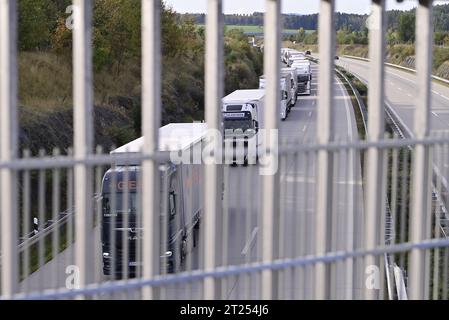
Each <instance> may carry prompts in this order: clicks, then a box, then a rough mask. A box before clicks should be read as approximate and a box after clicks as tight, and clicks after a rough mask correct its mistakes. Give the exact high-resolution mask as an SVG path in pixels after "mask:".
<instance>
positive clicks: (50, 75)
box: [19, 52, 140, 113]
mask: <svg viewBox="0 0 449 320" xmlns="http://www.w3.org/2000/svg"><path fill="white" fill-rule="evenodd" d="M70 59H71V57H63V56H57V55H55V54H52V53H49V52H22V53H20V54H19V103H20V105H22V106H25V108H27V109H28V110H30V111H35V112H41V113H46V112H50V113H51V112H56V111H65V110H67V109H70V108H72V105H73V99H72V65H71V60H70ZM117 69H118V68H117V67H113V68H112V70H103V71H101V72H95V74H94V97H95V104H98V105H105V104H108V100H109V98H110V97H112V96H140V64H139V62H137V61H127V62H125V63H124V64H123V65H121V66H120V72H118V71H117Z"/></svg>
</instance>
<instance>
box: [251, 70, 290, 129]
mask: <svg viewBox="0 0 449 320" xmlns="http://www.w3.org/2000/svg"><path fill="white" fill-rule="evenodd" d="M287 81H288V82H287ZM280 87H281V103H280V104H279V107H280V110H279V113H280V116H281V120H282V121H285V119H287V116H288V109H289V106H290V104H291V99H292V97H291V89H290V88H291V82H290V80H287V79H286V77H285V76H284V75H282V76H281V81H280ZM265 88H266V78H265V76H261V77H260V78H259V89H265Z"/></svg>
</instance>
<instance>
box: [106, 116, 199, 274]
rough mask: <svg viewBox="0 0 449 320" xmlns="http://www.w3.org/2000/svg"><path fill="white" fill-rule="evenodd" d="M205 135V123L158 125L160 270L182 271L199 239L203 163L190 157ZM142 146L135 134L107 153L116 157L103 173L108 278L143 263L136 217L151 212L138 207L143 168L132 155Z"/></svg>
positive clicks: (197, 148)
mask: <svg viewBox="0 0 449 320" xmlns="http://www.w3.org/2000/svg"><path fill="white" fill-rule="evenodd" d="M205 136H206V124H204V123H172V124H169V125H166V126H164V127H162V128H160V129H159V144H160V148H159V150H160V152H161V157H162V158H163V161H162V162H161V163H160V166H159V180H160V186H161V189H160V194H161V210H160V213H161V217H160V226H159V227H160V229H159V230H158V232H159V234H160V246H158V247H160V250H161V252H160V256H161V270H165V272H169V273H172V272H179V271H182V270H184V267H185V263H184V262H185V260H186V256H187V255H188V254H190V253H191V250H193V248H194V247H195V246H196V244H197V241H198V236H199V234H198V231H199V230H198V228H199V224H200V220H201V216H202V206H203V188H204V178H203V165H202V164H201V163H202V161H196V162H195V161H189V159H190V160H193V159H194V158H195V157H196V159H198V156H200V154H198V152H201V150H202V143H203V140H204V138H205ZM142 146H143V138H139V139H137V140H134V141H132V142H130V143H128V144H126V145H124V146H122V147H120V148H118V149H115V150H113V151H112V152H111V154H112V155H116V156H117V157H115V159H116V160H115V161H114V162H113V163H112V167H111V169H109V170H108V171H107V172H106V173H105V175H104V177H103V183H102V190H101V203H102V215H101V216H102V221H101V239H102V240H101V243H102V253H103V273H104V274H105V275H108V276H112V277H117V278H120V277H121V276H122V275H123V274H124V273H125V272H126V273H127V274H128V276H129V277H133V276H135V275H136V271H137V270H138V268H139V266H141V259H142V254H141V252H139V253H138V248H142V243H141V241H142V233H143V229H142V225H141V222H139V221H141V218H142V215H145V214H151V213H150V212H142V211H141V209H139V208H141V206H140V205H139V201H141V199H142V197H145V195H143V194H142V193H141V192H140V186H141V181H142V177H141V174H142V171H141V164H140V163H139V161H133V160H132V159H133V158H132V155H136V154H140V153H141V152H142ZM186 155H187V156H186ZM128 156H129V157H128ZM119 157H121V159H122V160H119ZM181 157H182V159H183V160H181ZM200 160H201V159H200ZM125 248H127V250H125ZM126 252H127V254H126ZM124 263H125V264H127V265H124ZM125 270H127V271H125Z"/></svg>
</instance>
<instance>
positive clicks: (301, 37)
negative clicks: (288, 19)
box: [296, 27, 306, 43]
mask: <svg viewBox="0 0 449 320" xmlns="http://www.w3.org/2000/svg"><path fill="white" fill-rule="evenodd" d="M305 37H306V31H305V30H304V28H303V27H301V28H299V30H298V34H297V35H296V41H297V42H299V43H301V42H304V38H305Z"/></svg>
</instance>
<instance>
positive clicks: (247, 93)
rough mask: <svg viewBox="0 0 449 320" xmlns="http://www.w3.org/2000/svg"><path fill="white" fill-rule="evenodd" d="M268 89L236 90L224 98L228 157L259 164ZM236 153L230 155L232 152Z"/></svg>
mask: <svg viewBox="0 0 449 320" xmlns="http://www.w3.org/2000/svg"><path fill="white" fill-rule="evenodd" d="M264 100H265V90H259V89H253V90H236V91H234V92H233V93H231V94H229V95H227V96H226V97H224V98H223V100H222V102H223V108H222V114H223V128H224V144H225V156H226V157H228V159H230V158H231V160H232V163H236V164H255V163H256V162H257V158H258V151H259V148H260V146H261V143H262V140H261V138H260V134H259V130H260V129H261V128H263V126H264V121H263V114H264V111H263V107H264ZM230 152H232V154H231V155H230V154H229V153H230Z"/></svg>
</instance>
